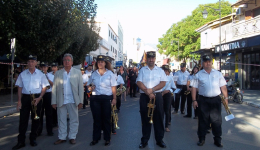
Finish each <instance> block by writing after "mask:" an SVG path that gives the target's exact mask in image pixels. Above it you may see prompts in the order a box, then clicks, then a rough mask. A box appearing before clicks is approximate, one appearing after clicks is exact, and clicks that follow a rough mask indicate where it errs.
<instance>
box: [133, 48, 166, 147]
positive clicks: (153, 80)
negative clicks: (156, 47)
mask: <svg viewBox="0 0 260 150" xmlns="http://www.w3.org/2000/svg"><path fill="white" fill-rule="evenodd" d="M155 59H156V53H155V52H154V51H149V52H147V66H145V67H143V68H142V69H141V70H140V71H139V75H138V77H137V80H136V81H137V85H138V87H139V88H140V93H141V96H140V114H141V119H142V138H141V144H140V145H139V148H145V147H146V146H147V144H148V140H149V139H150V134H151V128H152V126H151V124H150V123H149V120H150V119H149V117H148V115H147V113H148V108H147V103H149V101H150V99H151V100H153V99H155V105H156V108H155V109H154V112H153V119H154V121H153V122H154V133H155V139H156V144H157V145H159V146H160V147H162V148H166V145H165V143H164V142H163V140H162V139H163V137H164V126H163V116H164V115H163V98H162V94H161V91H162V88H163V87H164V86H165V83H166V81H167V78H166V75H165V73H164V71H163V70H162V69H161V68H159V67H157V66H155Z"/></svg>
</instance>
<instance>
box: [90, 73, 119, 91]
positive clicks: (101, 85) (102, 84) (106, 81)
mask: <svg viewBox="0 0 260 150" xmlns="http://www.w3.org/2000/svg"><path fill="white" fill-rule="evenodd" d="M90 84H94V85H95V89H94V90H93V91H92V95H112V94H113V93H112V88H111V87H112V86H117V82H116V79H115V75H114V73H113V72H112V71H110V70H106V72H105V73H104V74H103V75H102V76H101V75H100V74H99V72H98V70H96V71H94V72H93V73H92V74H91V76H90V78H89V81H88V83H87V85H90Z"/></svg>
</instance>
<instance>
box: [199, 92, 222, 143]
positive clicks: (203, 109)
mask: <svg viewBox="0 0 260 150" xmlns="http://www.w3.org/2000/svg"><path fill="white" fill-rule="evenodd" d="M197 109H198V110H199V114H198V118H199V125H198V136H199V139H200V140H205V136H206V134H207V130H208V127H209V124H210V123H211V127H212V134H213V135H214V140H215V141H217V142H220V141H221V135H222V128H221V124H222V117H221V98H220V97H219V96H216V97H214V98H207V97H204V96H199V100H198V108H197Z"/></svg>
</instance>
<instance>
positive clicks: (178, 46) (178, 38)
mask: <svg viewBox="0 0 260 150" xmlns="http://www.w3.org/2000/svg"><path fill="white" fill-rule="evenodd" d="M179 43H180V40H179V38H178V61H179V49H180V46H179Z"/></svg>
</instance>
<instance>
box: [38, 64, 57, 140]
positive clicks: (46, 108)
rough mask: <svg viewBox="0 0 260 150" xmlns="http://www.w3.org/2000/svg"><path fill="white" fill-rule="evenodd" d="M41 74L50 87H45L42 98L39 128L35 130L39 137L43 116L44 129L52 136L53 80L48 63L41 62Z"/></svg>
mask: <svg viewBox="0 0 260 150" xmlns="http://www.w3.org/2000/svg"><path fill="white" fill-rule="evenodd" d="M40 66H41V69H42V72H43V74H44V75H45V76H46V79H47V80H48V82H49V84H50V87H47V90H46V93H45V94H44V96H43V103H42V109H41V110H42V111H41V116H40V126H39V128H38V130H37V134H38V136H39V135H41V133H42V129H43V116H44V114H45V116H46V129H47V135H48V136H53V132H52V121H53V119H52V116H53V115H52V112H53V111H52V109H53V108H52V106H51V90H52V88H51V87H52V86H53V79H54V75H53V74H51V73H48V72H47V70H48V63H47V62H41V64H40Z"/></svg>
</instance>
